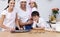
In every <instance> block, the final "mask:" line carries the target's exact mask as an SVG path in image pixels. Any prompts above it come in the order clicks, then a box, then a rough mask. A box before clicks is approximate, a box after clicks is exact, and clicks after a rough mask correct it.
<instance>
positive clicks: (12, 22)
mask: <svg viewBox="0 0 60 37" xmlns="http://www.w3.org/2000/svg"><path fill="white" fill-rule="evenodd" d="M14 6H15V0H8V6H7V8H5V10H4V11H3V12H2V13H1V15H2V17H1V19H0V27H1V28H2V30H3V31H11V30H15V26H16V24H17V14H16V10H15V9H14Z"/></svg>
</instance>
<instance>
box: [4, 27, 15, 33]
mask: <svg viewBox="0 0 60 37" xmlns="http://www.w3.org/2000/svg"><path fill="white" fill-rule="evenodd" d="M14 30H15V29H14V28H7V29H6V30H5V31H8V32H9V31H14Z"/></svg>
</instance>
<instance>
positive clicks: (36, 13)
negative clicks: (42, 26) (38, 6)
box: [31, 11, 40, 17]
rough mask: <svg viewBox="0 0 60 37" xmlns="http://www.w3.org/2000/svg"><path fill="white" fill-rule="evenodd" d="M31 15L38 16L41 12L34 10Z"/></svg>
mask: <svg viewBox="0 0 60 37" xmlns="http://www.w3.org/2000/svg"><path fill="white" fill-rule="evenodd" d="M31 16H32V17H33V16H38V17H39V16H40V15H39V12H38V11H33V12H32V14H31Z"/></svg>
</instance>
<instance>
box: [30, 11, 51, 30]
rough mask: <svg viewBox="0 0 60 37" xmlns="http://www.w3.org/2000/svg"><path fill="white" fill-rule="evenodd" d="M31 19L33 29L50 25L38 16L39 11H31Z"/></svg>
mask: <svg viewBox="0 0 60 37" xmlns="http://www.w3.org/2000/svg"><path fill="white" fill-rule="evenodd" d="M31 16H32V19H33V25H32V28H33V29H45V28H49V27H50V26H49V25H48V24H47V23H46V22H45V21H44V19H43V18H41V17H40V15H39V12H37V11H33V12H32V14H31Z"/></svg>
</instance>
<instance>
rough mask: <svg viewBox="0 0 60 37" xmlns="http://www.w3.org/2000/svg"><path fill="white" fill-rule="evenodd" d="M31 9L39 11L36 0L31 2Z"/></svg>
mask: <svg viewBox="0 0 60 37" xmlns="http://www.w3.org/2000/svg"><path fill="white" fill-rule="evenodd" d="M29 5H30V7H31V11H32V12H33V11H37V4H36V2H35V0H31V1H30V3H29Z"/></svg>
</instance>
